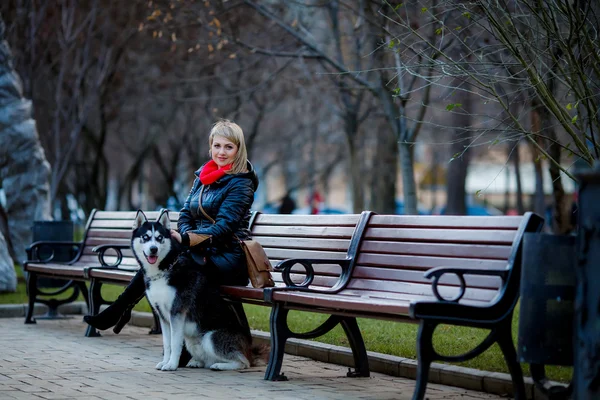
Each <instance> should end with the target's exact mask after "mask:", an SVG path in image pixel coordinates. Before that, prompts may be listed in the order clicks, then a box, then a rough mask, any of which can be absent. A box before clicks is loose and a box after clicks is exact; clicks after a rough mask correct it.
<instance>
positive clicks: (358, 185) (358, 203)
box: [348, 140, 365, 213]
mask: <svg viewBox="0 0 600 400" xmlns="http://www.w3.org/2000/svg"><path fill="white" fill-rule="evenodd" d="M348 146H349V152H348V164H349V165H348V171H350V190H351V193H352V212H354V213H361V212H362V211H363V210H364V209H365V198H364V190H363V177H362V175H361V164H362V160H360V159H359V158H358V157H356V148H355V146H354V142H353V141H350V140H348Z"/></svg>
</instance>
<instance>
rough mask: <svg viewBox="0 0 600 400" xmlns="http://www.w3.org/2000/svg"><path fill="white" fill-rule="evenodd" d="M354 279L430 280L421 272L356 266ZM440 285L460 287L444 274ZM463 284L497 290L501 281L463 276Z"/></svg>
mask: <svg viewBox="0 0 600 400" xmlns="http://www.w3.org/2000/svg"><path fill="white" fill-rule="evenodd" d="M352 276H353V277H354V278H359V279H370V280H387V281H400V282H416V283H425V284H431V279H427V278H425V276H424V274H423V272H422V271H409V270H402V269H396V270H393V269H389V268H383V267H381V268H378V267H365V266H362V265H357V266H356V267H355V269H354V271H353V272H352ZM439 282H440V284H445V285H453V286H458V285H460V281H459V279H458V278H457V277H456V275H454V274H445V275H443V276H442V278H440V280H439ZM465 282H466V284H467V286H468V287H477V288H482V289H497V288H499V287H500V285H501V284H502V279H500V278H499V277H495V276H476V275H465Z"/></svg>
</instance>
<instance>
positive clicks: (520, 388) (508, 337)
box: [496, 318, 527, 400]
mask: <svg viewBox="0 0 600 400" xmlns="http://www.w3.org/2000/svg"><path fill="white" fill-rule="evenodd" d="M511 321H512V320H511V319H510V318H507V319H506V321H504V322H502V323H501V325H500V326H499V327H498V328H497V329H498V331H497V332H498V333H497V339H496V340H497V341H498V344H499V345H500V349H501V350H502V354H503V355H504V360H506V364H507V365H508V370H509V371H510V377H511V378H512V382H513V390H514V397H515V400H525V399H526V398H527V395H526V393H525V381H524V380H523V370H522V369H521V364H519V363H518V362H517V351H516V350H515V345H514V344H513V341H512V331H511Z"/></svg>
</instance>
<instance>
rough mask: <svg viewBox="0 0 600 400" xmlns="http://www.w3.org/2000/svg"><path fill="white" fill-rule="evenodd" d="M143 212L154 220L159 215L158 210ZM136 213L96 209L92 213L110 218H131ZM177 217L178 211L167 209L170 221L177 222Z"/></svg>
mask: <svg viewBox="0 0 600 400" xmlns="http://www.w3.org/2000/svg"><path fill="white" fill-rule="evenodd" d="M144 214H145V215H146V217H147V218H148V219H149V220H156V218H158V216H159V215H160V211H144ZM136 215H137V211H96V213H95V214H94V219H95V220H96V219H98V220H100V219H112V220H124V219H127V220H131V221H133V220H134V219H135V216H136ZM178 218H179V213H178V212H175V211H169V219H170V220H171V221H174V222H177V219H178Z"/></svg>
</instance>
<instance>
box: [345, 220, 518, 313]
mask: <svg viewBox="0 0 600 400" xmlns="http://www.w3.org/2000/svg"><path fill="white" fill-rule="evenodd" d="M526 219H527V217H525V216H515V217H507V216H498V217H470V216H408V215H373V216H371V218H370V220H369V222H368V224H367V229H366V231H365V233H364V235H363V240H362V241H361V244H360V247H359V252H358V255H357V262H356V265H355V268H354V270H353V272H352V280H351V281H350V284H349V286H348V290H350V291H354V292H355V294H356V295H359V296H370V297H373V296H374V297H380V298H390V299H406V300H423V299H431V298H432V296H433V292H432V288H431V281H430V280H429V279H426V278H425V277H424V273H425V272H426V271H427V270H429V269H431V268H435V267H460V268H474V269H483V270H504V269H507V268H511V267H512V264H513V262H514V261H515V257H516V255H517V253H518V250H519V245H520V242H521V237H522V235H523V233H524V231H525V229H526V221H525V220H526ZM466 283H467V287H468V288H469V289H467V291H466V293H465V295H464V297H463V300H462V302H467V303H472V304H478V303H479V304H481V303H482V302H484V303H489V301H491V300H492V299H493V298H494V297H495V296H496V295H497V294H498V289H499V288H500V287H501V286H502V280H501V279H500V278H499V277H489V276H474V275H470V276H466ZM458 287H459V280H458V278H457V277H456V276H455V275H453V274H446V275H444V277H442V278H441V279H440V284H439V293H440V295H441V296H442V297H444V298H448V299H449V298H452V297H454V296H456V295H457V294H458V292H459V289H458Z"/></svg>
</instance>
